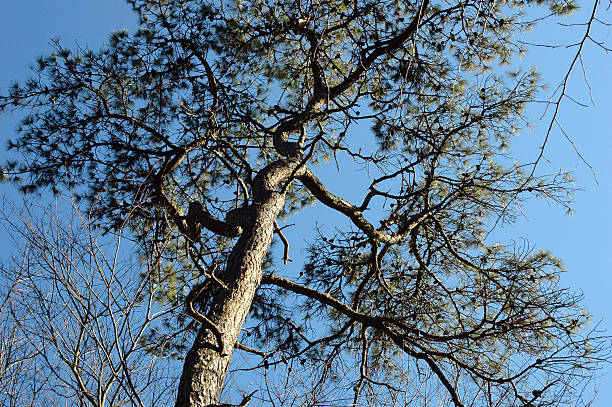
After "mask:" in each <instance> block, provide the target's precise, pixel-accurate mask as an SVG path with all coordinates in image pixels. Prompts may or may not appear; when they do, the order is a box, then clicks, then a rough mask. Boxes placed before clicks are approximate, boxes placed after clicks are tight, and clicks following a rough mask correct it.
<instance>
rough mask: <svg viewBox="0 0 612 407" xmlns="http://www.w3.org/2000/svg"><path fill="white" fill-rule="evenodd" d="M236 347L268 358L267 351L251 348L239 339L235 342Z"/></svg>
mask: <svg viewBox="0 0 612 407" xmlns="http://www.w3.org/2000/svg"><path fill="white" fill-rule="evenodd" d="M234 348H236V349H240V350H242V351H245V352H249V353H252V354H254V355H259V356H261V357H262V358H264V359H267V358H268V354H267V353H266V352H262V351H260V350H257V349H253V348H250V347H248V346H246V345H245V344H243V343H240V342H238V341H236V343H235V344H234Z"/></svg>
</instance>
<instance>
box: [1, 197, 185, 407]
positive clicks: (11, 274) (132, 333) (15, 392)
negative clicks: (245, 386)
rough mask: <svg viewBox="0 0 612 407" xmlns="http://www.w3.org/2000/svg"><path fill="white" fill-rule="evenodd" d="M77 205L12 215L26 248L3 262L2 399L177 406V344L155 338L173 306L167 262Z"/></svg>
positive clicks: (12, 227)
mask: <svg viewBox="0 0 612 407" xmlns="http://www.w3.org/2000/svg"><path fill="white" fill-rule="evenodd" d="M68 206H69V205H68ZM69 208H70V206H69ZM71 209H73V211H72V212H71V211H70V210H67V211H66V210H65V211H64V212H59V211H58V212H53V211H51V210H45V211H43V210H42V209H41V208H35V207H28V208H26V212H25V214H24V215H23V216H21V217H18V216H17V215H16V212H14V211H13V212H12V213H10V215H11V216H10V218H11V220H9V219H8V218H5V219H4V223H5V226H6V227H7V228H8V231H9V233H10V235H11V236H12V237H13V238H14V241H15V242H16V244H17V246H18V247H19V248H20V251H19V252H18V253H17V254H16V255H15V257H14V259H13V261H12V262H10V263H8V264H7V265H5V266H3V267H2V269H1V273H2V278H3V282H4V284H7V286H6V287H5V290H6V297H5V301H4V302H3V304H2V329H3V331H4V332H3V334H4V335H3V336H2V340H1V342H0V346H1V347H0V358H2V362H3V363H2V366H3V374H2V375H1V376H0V377H1V379H0V386H1V392H0V401H1V404H2V405H3V406H28V405H41V406H42V405H45V406H63V405H82V406H97V407H103V406H124V405H131V406H151V405H169V404H170V400H172V399H173V397H172V396H171V395H170V397H169V393H170V394H172V393H173V392H174V382H175V381H176V377H175V376H174V375H173V374H172V371H170V370H168V368H169V367H170V365H169V364H168V363H167V358H168V356H169V354H168V353H169V351H168V349H167V348H165V347H164V343H163V342H162V343H153V342H151V341H150V340H149V338H150V336H151V334H152V332H154V331H155V330H156V329H159V328H160V326H161V324H163V323H164V321H165V320H166V319H168V318H169V317H170V315H171V314H172V312H174V311H175V308H174V307H172V306H164V304H160V303H159V302H156V300H155V297H156V296H158V295H159V291H160V290H162V289H163V288H162V287H163V284H164V281H163V280H160V276H161V275H162V274H163V273H162V270H160V263H159V261H158V260H157V259H156V257H155V255H154V253H152V252H149V251H147V250H143V247H142V246H138V245H136V244H135V243H134V242H129V241H126V240H125V239H124V238H123V236H122V229H121V228H120V229H119V230H117V232H116V233H114V234H113V235H111V236H105V237H102V236H100V230H99V229H98V228H96V227H95V224H93V223H92V219H91V218H89V217H87V214H85V215H84V214H82V213H81V212H79V211H78V210H77V208H76V206H74V207H72V208H71ZM32 212H33V213H34V214H33V213H32ZM15 219H16V220H15ZM7 288H8V289H7ZM175 368H176V367H175Z"/></svg>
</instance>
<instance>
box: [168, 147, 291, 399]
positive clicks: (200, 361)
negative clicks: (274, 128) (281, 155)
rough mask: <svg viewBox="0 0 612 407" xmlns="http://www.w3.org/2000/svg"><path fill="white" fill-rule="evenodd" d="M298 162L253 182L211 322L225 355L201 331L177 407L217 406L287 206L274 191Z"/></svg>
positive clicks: (280, 164)
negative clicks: (277, 223)
mask: <svg viewBox="0 0 612 407" xmlns="http://www.w3.org/2000/svg"><path fill="white" fill-rule="evenodd" d="M297 164H298V162H297V160H295V159H285V160H279V161H276V162H274V163H272V164H270V165H268V166H267V167H266V168H265V169H263V170H262V171H260V173H259V174H258V176H257V177H255V180H254V182H253V184H254V186H253V202H254V203H253V205H251V206H248V207H245V208H242V209H240V210H239V211H240V212H239V213H240V217H241V219H240V220H239V222H240V226H242V228H243V231H242V234H241V235H240V237H239V238H238V241H237V242H236V245H235V246H234V247H233V249H232V252H231V253H230V255H229V258H228V262H227V266H226V268H225V271H224V273H223V274H222V275H221V276H220V277H221V279H222V280H223V282H224V283H225V284H226V285H227V286H228V289H227V290H226V289H220V290H219V292H218V294H217V295H216V297H215V300H214V305H213V306H212V309H211V310H210V312H209V313H208V315H207V317H208V318H209V319H210V320H211V321H212V322H213V323H214V324H215V325H216V326H217V327H218V328H219V331H220V332H221V338H222V344H223V351H222V352H219V351H218V349H217V338H216V337H215V335H214V334H213V332H212V331H211V330H210V329H208V328H207V327H206V326H204V325H202V327H201V328H200V331H199V332H198V335H197V337H196V339H195V341H194V344H193V346H192V348H191V349H190V350H189V352H188V353H187V356H186V358H185V362H184V365H183V373H182V375H181V381H180V384H179V389H178V396H177V400H176V407H203V406H215V405H217V404H218V400H219V392H220V391H221V389H222V386H223V381H224V379H225V375H226V373H227V369H228V367H229V364H230V360H231V357H232V352H233V350H234V344H235V343H236V341H237V339H238V335H239V334H240V329H241V327H242V324H243V323H244V321H245V319H246V317H247V315H248V312H249V309H250V308H251V303H252V301H253V297H254V295H255V290H257V288H258V287H259V284H260V282H261V269H262V264H263V262H264V259H265V256H266V254H267V253H268V249H269V247H270V243H271V241H272V235H273V231H274V221H275V220H276V218H277V216H278V214H279V213H280V211H281V210H282V208H283V206H284V204H285V195H284V193H279V192H277V191H276V188H277V186H278V185H279V183H280V182H281V181H282V180H285V179H287V178H288V177H289V176H290V175H291V172H292V171H293V170H294V169H295V168H296V166H297Z"/></svg>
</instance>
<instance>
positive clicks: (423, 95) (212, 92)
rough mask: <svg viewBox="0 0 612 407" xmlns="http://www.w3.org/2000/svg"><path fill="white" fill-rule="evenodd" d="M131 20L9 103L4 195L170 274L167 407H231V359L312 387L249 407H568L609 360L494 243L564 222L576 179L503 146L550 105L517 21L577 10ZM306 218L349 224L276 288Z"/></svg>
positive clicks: (167, 0)
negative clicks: (82, 221) (496, 235)
mask: <svg viewBox="0 0 612 407" xmlns="http://www.w3.org/2000/svg"><path fill="white" fill-rule="evenodd" d="M129 3H130V4H131V5H132V6H133V8H134V10H135V11H136V12H137V13H138V16H139V19H140V24H139V29H138V31H137V32H136V33H134V34H132V35H130V34H128V33H127V32H125V31H121V32H115V33H113V34H112V36H111V38H110V40H109V42H108V44H107V45H106V46H105V47H104V48H103V49H101V50H99V51H93V50H88V49H79V50H77V51H74V52H71V51H70V50H68V49H66V48H65V47H63V46H62V45H61V44H60V43H59V42H58V43H55V49H54V51H53V52H52V54H51V55H49V56H46V57H41V58H40V59H39V60H38V61H37V64H36V67H35V74H36V75H35V77H34V78H33V79H32V80H30V81H28V82H26V83H24V84H17V85H15V86H14V87H13V88H12V89H11V90H10V94H9V95H7V96H5V97H3V98H2V99H1V101H0V103H2V105H3V106H4V107H6V108H14V109H20V111H22V112H23V114H24V119H23V121H22V123H21V125H20V126H19V129H18V134H17V136H16V137H15V138H14V139H12V140H11V141H10V142H9V148H12V149H15V150H17V151H18V152H19V154H21V157H23V158H22V160H20V161H19V162H14V163H8V164H7V166H6V168H5V170H4V171H5V175H6V176H8V177H12V176H14V175H15V174H18V175H19V176H21V177H23V179H22V180H21V188H22V190H23V191H24V192H30V193H31V192H36V191H41V190H46V189H52V190H53V191H57V192H61V191H70V192H71V193H73V194H75V195H77V196H78V197H79V198H80V199H83V200H84V201H85V202H88V203H89V205H90V207H91V209H92V211H93V214H94V215H95V218H96V219H97V222H98V223H99V225H100V226H101V227H103V228H104V229H105V230H106V231H108V232H111V233H112V231H113V230H115V229H117V228H120V227H121V226H122V225H123V224H124V222H125V220H126V218H127V217H128V215H129V217H130V221H129V225H130V230H131V233H132V234H133V235H134V237H135V238H136V239H138V241H140V242H146V244H147V245H149V246H150V247H153V248H154V249H155V252H156V253H157V255H158V259H159V261H161V262H165V263H166V264H167V267H166V269H165V270H166V271H165V273H166V274H165V275H162V276H160V277H159V279H160V284H165V285H166V286H167V288H166V289H165V290H164V295H163V296H162V297H160V298H158V301H160V302H163V301H170V302H184V303H185V315H186V316H188V317H187V318H186V317H185V315H183V316H182V317H177V320H176V325H174V326H170V327H167V330H168V332H166V333H163V334H160V333H159V332H157V333H156V334H151V335H150V337H149V341H151V343H155V341H160V340H168V338H171V340H172V341H173V342H172V344H173V346H174V352H175V355H176V356H177V357H179V358H182V357H184V365H183V371H182V376H181V378H180V384H179V386H178V389H177V399H176V406H194V407H195V406H213V405H220V404H218V403H220V401H219V397H220V391H221V390H222V388H223V384H224V380H225V376H226V373H227V371H228V368H229V364H230V359H231V358H232V354H233V353H234V352H247V353H252V354H253V355H254V356H253V357H252V358H251V359H249V360H251V361H253V363H252V365H249V367H248V368H249V369H253V370H256V371H260V372H262V374H267V372H268V371H269V369H270V368H271V367H281V366H284V367H285V371H286V375H287V376H288V377H289V376H292V375H301V376H302V377H306V381H305V382H304V383H307V385H306V384H304V388H303V389H302V390H301V391H300V390H299V389H297V388H296V390H295V391H296V392H297V393H296V394H291V395H289V394H288V393H287V394H285V395H281V394H280V393H279V394H276V395H273V392H268V393H267V394H266V391H265V390H264V389H262V391H260V392H259V394H258V396H259V397H260V398H261V399H262V400H268V399H270V400H276V401H278V402H285V403H288V404H302V405H320V404H318V403H324V402H325V403H327V404H328V405H376V404H381V405H400V404H405V405H408V404H411V405H412V404H413V403H416V404H418V405H421V404H423V405H425V404H427V403H434V402H436V401H440V402H444V401H445V400H447V401H448V400H450V402H451V403H452V404H453V405H455V406H457V407H460V406H464V405H478V406H480V405H482V406H485V405H486V406H493V405H495V406H535V405H540V406H544V405H552V404H555V405H556V404H557V403H568V405H569V403H570V402H571V401H572V400H573V397H574V396H573V394H574V393H573V392H572V389H574V388H575V386H576V384H577V383H580V382H582V381H583V380H585V379H587V378H589V377H590V375H591V372H592V370H593V369H594V368H595V367H596V366H597V362H598V360H599V357H600V353H599V352H600V351H601V349H600V346H601V344H600V343H599V342H597V340H596V338H591V337H590V335H589V334H588V333H586V334H585V333H584V331H583V329H584V325H585V323H586V322H587V319H588V315H587V314H586V313H585V312H584V311H583V310H582V309H581V308H580V306H579V300H580V297H579V296H578V295H575V294H573V293H572V292H571V291H568V290H566V289H563V288H560V287H559V286H558V285H557V281H558V278H559V274H560V272H561V271H562V270H563V266H562V263H561V261H560V260H559V259H557V258H555V257H554V256H553V255H552V254H550V253H549V252H547V251H543V250H535V249H533V248H532V247H530V246H529V245H525V246H517V245H516V244H509V245H502V244H499V243H491V242H490V240H489V239H487V238H486V237H487V233H488V231H490V229H491V227H492V226H493V225H495V224H499V223H511V222H513V221H514V220H515V219H516V216H517V212H518V209H519V204H520V203H521V202H523V201H524V200H525V199H526V198H528V197H530V196H537V197H542V198H546V199H550V200H553V201H556V202H559V203H560V204H561V205H565V206H568V205H569V195H568V194H570V193H571V191H572V184H571V176H570V174H568V173H564V172H560V173H557V174H552V175H542V174H540V173H539V171H537V162H536V163H535V164H533V165H525V164H521V163H518V162H517V161H515V160H514V158H513V156H512V154H511V150H509V145H510V142H511V139H512V137H513V136H515V135H517V134H518V133H519V132H520V131H521V123H522V122H523V118H524V117H523V115H524V113H523V112H524V109H525V108H526V106H527V105H528V104H529V103H530V102H532V101H534V100H535V99H536V97H537V93H538V89H539V88H540V87H541V83H540V78H539V77H538V73H537V72H536V71H535V70H534V69H526V70H521V69H519V67H518V65H517V64H518V62H517V58H518V56H520V55H521V54H522V53H524V52H525V51H526V48H525V47H526V46H525V45H524V42H521V41H519V40H518V39H517V35H518V33H519V31H521V30H527V29H528V28H530V26H531V25H532V24H533V23H530V22H528V23H526V22H524V20H525V18H524V16H525V15H526V13H530V12H532V11H533V9H534V8H535V7H536V6H545V7H548V8H549V10H550V12H551V13H552V18H556V17H557V16H562V15H565V14H570V13H571V12H573V11H574V10H575V9H576V8H577V6H576V4H575V3H574V2H573V1H571V0H567V1H566V0H537V1H530V0H499V1H479V2H473V1H471V0H462V1H459V2H457V3H454V2H444V1H434V0H422V1H417V2H411V1H398V0H380V1H370V0H314V1H309V2H302V1H299V0H291V1H267V0H266V1H263V0H227V1H225V0H219V1H212V0H206V1H189V0H130V1H129ZM591 21H593V20H592V19H591ZM589 24H590V23H589ZM587 27H590V25H588V26H587ZM330 160H331V161H333V160H336V162H337V163H340V164H337V165H338V170H339V171H340V172H341V173H342V174H343V176H344V177H345V179H347V180H348V181H350V180H352V179H356V178H358V179H359V180H360V182H365V183H366V184H367V187H366V188H364V189H363V191H361V193H360V197H361V198H360V202H357V203H351V202H349V201H348V200H347V199H345V198H343V197H342V196H339V195H337V194H335V193H334V190H335V189H337V188H336V186H335V185H325V184H324V183H323V182H322V181H321V180H320V178H319V177H318V176H317V172H318V171H321V167H322V166H323V165H324V164H325V163H326V162H328V161H330ZM313 202H318V203H319V204H320V207H327V208H331V209H332V210H334V211H336V212H337V213H338V214H340V215H342V217H343V218H344V221H343V222H339V223H338V224H337V225H333V226H330V227H328V228H326V229H324V230H321V231H320V234H319V236H318V238H316V239H314V240H313V241H312V242H310V243H309V246H308V250H307V259H306V262H305V264H304V265H303V269H302V271H300V273H299V275H298V274H297V273H294V274H291V273H290V272H289V271H286V270H290V269H289V268H282V267H276V266H275V265H276V264H278V263H279V259H277V258H274V256H272V254H271V253H272V252H271V251H270V245H271V242H272V240H273V236H274V234H277V235H278V236H279V238H280V239H281V242H283V244H284V255H283V258H282V261H283V262H284V263H285V264H287V262H288V260H289V243H288V242H287V241H286V239H285V237H284V235H283V232H282V230H281V228H280V226H279V224H278V220H279V219H287V218H290V217H291V215H292V214H294V213H296V212H298V211H300V210H301V209H302V208H304V207H305V206H307V205H310V204H312V203H313ZM568 207H569V206H568ZM313 226H314V222H312V223H311V224H310V225H300V227H307V228H312V227H313ZM134 278H138V276H134ZM247 318H248V323H247V325H245V326H244V327H243V324H245V321H246V320H247ZM194 321H195V322H194ZM181 330H183V331H184V330H187V332H188V333H189V334H188V335H187V338H188V339H189V340H190V341H191V342H190V343H185V340H186V339H185V337H184V336H180V335H179V336H177V335H173V334H172V333H173V332H178V331H181ZM160 335H161V336H160ZM236 349H237V350H236ZM245 363H246V362H245ZM287 380H289V378H287ZM287 383H288V382H287ZM576 396H579V394H578V395H576ZM249 399H250V397H248V396H245V397H244V400H243V403H242V404H243V405H244V404H246V403H247V402H248V401H249Z"/></svg>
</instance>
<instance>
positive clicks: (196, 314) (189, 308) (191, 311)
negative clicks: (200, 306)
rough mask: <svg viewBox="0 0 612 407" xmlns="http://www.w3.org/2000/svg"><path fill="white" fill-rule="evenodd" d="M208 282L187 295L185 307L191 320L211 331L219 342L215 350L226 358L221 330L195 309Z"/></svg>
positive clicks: (199, 285)
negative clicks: (194, 305)
mask: <svg viewBox="0 0 612 407" xmlns="http://www.w3.org/2000/svg"><path fill="white" fill-rule="evenodd" d="M207 282H208V281H204V282H203V283H200V284H198V285H197V286H195V287H194V288H193V289H192V290H191V292H189V294H187V297H185V306H186V308H187V315H189V316H190V317H191V318H193V319H195V320H196V321H198V322H199V323H200V324H202V325H204V326H205V327H206V328H208V329H210V331H211V332H212V333H213V335H214V336H215V339H216V340H217V346H216V347H214V348H213V349H214V350H216V351H217V352H219V354H220V355H221V356H224V352H223V337H222V335H221V330H219V327H217V325H215V323H214V322H212V321H211V320H210V319H208V318H207V317H206V316H204V315H202V314H201V313H200V312H198V311H197V310H196V309H195V308H194V307H193V302H194V301H195V300H196V299H198V298H199V297H200V295H201V294H202V292H203V291H204V287H205V285H206V283H207Z"/></svg>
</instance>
